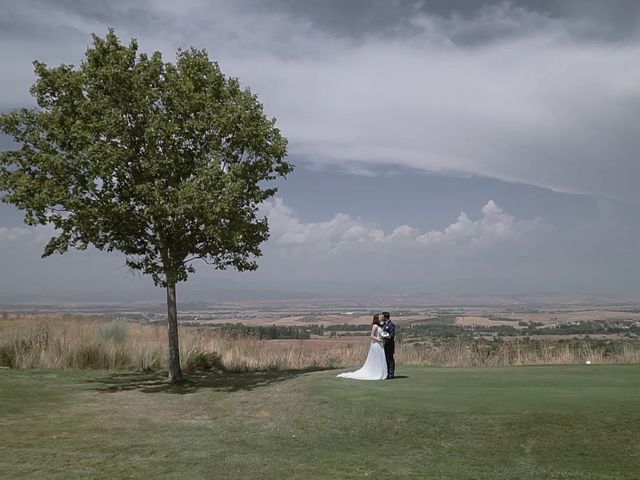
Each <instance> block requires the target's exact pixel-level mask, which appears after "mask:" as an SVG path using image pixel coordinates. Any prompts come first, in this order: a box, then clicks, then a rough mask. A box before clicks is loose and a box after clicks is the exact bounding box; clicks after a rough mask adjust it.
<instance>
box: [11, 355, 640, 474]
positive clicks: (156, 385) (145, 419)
mask: <svg viewBox="0 0 640 480" xmlns="http://www.w3.org/2000/svg"><path fill="white" fill-rule="evenodd" d="M337 372H338V371H335V370H334V371H323V372H307V373H304V372H293V371H288V372H270V373H265V372H262V373H261V372H256V373H249V374H192V375H191V376H190V377H189V383H187V384H186V385H183V386H173V385H170V384H167V383H165V381H164V374H160V373H158V374H156V373H148V374H144V373H129V372H104V371H87V370H85V371H77V370H65V371H60V370H0V405H2V416H0V445H1V446H2V447H1V453H2V455H0V477H1V478H12V479H30V478H47V479H67V478H98V479H101V478H105V479H107V478H109V479H111V478H157V479H174V478H175V479H177V478H247V479H249V478H251V479H270V478H279V479H282V478H308V479H333V478H335V479H350V478H354V479H355V478H416V479H418V478H429V479H493V478H518V479H560V478H566V479H594V480H595V479H598V480H601V479H635V478H637V472H638V471H640V433H638V429H637V428H636V427H637V425H638V424H639V423H640V366H638V365H627V366H622V365H591V366H585V365H572V366H543V367H511V368H432V367H417V366H412V367H402V368H401V369H400V371H399V372H398V375H399V378H397V379H395V380H393V381H382V382H358V381H349V380H344V379H337V378H336V377H335V375H336V373H337Z"/></svg>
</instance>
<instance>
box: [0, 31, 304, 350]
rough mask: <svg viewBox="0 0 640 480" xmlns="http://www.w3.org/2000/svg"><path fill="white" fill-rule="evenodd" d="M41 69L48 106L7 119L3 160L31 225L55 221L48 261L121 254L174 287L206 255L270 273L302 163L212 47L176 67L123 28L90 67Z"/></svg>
mask: <svg viewBox="0 0 640 480" xmlns="http://www.w3.org/2000/svg"><path fill="white" fill-rule="evenodd" d="M34 65H35V73H36V77H37V81H36V83H35V84H34V85H33V86H32V87H31V94H32V95H33V96H34V97H35V99H36V101H37V105H38V107H37V108H32V109H26V108H23V109H18V110H14V111H12V112H10V113H8V114H5V115H2V116H0V130H1V131H3V132H4V133H6V134H8V135H10V136H12V137H13V138H14V139H15V141H16V142H18V144H19V147H18V148H17V149H16V150H13V151H8V152H2V153H1V154H0V190H2V191H3V201H4V202H8V203H12V204H14V205H15V206H16V207H17V208H19V209H21V210H24V211H25V221H26V223H28V224H30V225H37V224H49V223H50V224H53V226H55V228H56V235H55V236H54V237H53V238H51V240H50V241H49V242H48V244H47V245H46V247H45V250H44V256H47V255H51V254H53V253H55V252H59V253H64V252H66V251H67V250H68V249H69V248H71V247H75V248H79V249H85V248H87V246H88V245H94V246H95V247H97V248H99V249H102V250H107V251H112V250H117V251H120V252H122V253H123V254H124V255H125V259H126V260H125V261H126V264H127V265H128V266H129V267H130V268H132V269H134V270H139V271H141V272H143V273H145V274H148V275H151V277H152V278H153V281H154V282H155V284H156V285H159V286H164V287H175V284H176V283H177V282H180V281H184V280H186V279H187V277H188V275H189V273H190V272H193V271H194V270H193V261H194V260H197V259H201V260H203V261H205V262H207V263H209V264H212V265H214V266H215V268H218V269H225V268H228V267H233V268H236V269H238V270H253V269H255V268H257V263H256V257H258V256H260V254H261V250H260V244H261V243H262V242H263V241H264V240H266V239H267V238H268V223H267V219H266V218H262V217H261V216H260V214H259V211H258V207H259V205H260V203H261V202H263V201H265V200H266V199H268V198H270V197H271V196H273V195H274V194H275V192H276V188H275V187H274V186H273V185H272V183H270V181H272V180H275V179H276V178H277V177H280V176H286V175H287V174H288V173H290V172H291V171H292V170H293V166H292V165H291V164H290V163H288V162H287V161H286V160H285V157H286V152H287V140H286V139H285V138H284V137H283V136H282V135H281V133H280V131H279V130H278V128H277V127H276V122H275V119H273V118H268V117H267V116H266V115H265V113H264V111H263V107H262V105H261V103H260V102H259V101H258V99H257V97H256V96H255V95H254V94H253V93H252V92H251V91H250V90H249V89H247V88H242V87H241V85H240V83H239V81H238V80H237V79H235V78H229V77H226V76H225V75H224V74H223V73H222V72H221V70H220V68H219V66H218V64H217V63H215V62H212V61H210V60H209V58H208V55H207V53H206V52H205V51H204V50H198V49H194V48H191V49H188V50H179V51H178V52H177V58H176V62H175V64H172V63H168V62H164V61H163V59H162V56H161V54H160V53H159V52H155V53H154V54H152V55H150V56H149V55H146V54H144V53H140V54H138V44H137V42H136V41H135V40H131V42H130V43H129V45H128V46H126V45H123V44H121V42H120V41H119V39H118V38H117V36H116V34H115V33H114V32H113V31H112V30H110V31H109V33H108V34H107V35H106V37H105V38H100V37H98V36H96V35H94V36H93V45H92V46H91V47H90V48H89V49H88V50H87V52H86V56H85V59H84V60H83V62H82V63H81V65H80V66H79V67H77V68H76V67H74V66H72V65H60V66H58V67H53V68H51V67H48V66H47V65H45V64H43V63H40V62H37V61H36V62H34ZM169 317H171V312H170V315H169ZM169 320H170V323H171V318H170V319H169ZM176 344H177V340H176Z"/></svg>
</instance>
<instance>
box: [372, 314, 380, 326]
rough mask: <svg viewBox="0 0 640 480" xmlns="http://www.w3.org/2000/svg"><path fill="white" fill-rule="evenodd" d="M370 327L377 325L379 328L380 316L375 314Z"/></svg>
mask: <svg viewBox="0 0 640 480" xmlns="http://www.w3.org/2000/svg"><path fill="white" fill-rule="evenodd" d="M371 325H378V326H380V315H378V314H377V313H376V314H375V315H374V316H373V322H371Z"/></svg>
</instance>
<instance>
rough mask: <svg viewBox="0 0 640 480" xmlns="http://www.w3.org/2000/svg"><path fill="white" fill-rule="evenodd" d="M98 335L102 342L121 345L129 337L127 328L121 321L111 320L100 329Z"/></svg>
mask: <svg viewBox="0 0 640 480" xmlns="http://www.w3.org/2000/svg"><path fill="white" fill-rule="evenodd" d="M99 334H100V338H102V339H104V340H111V341H113V342H116V343H123V342H124V341H125V340H126V339H127V336H128V335H129V326H128V325H127V323H126V322H123V321H122V320H112V321H110V322H108V323H105V324H104V325H102V326H101V327H100V330H99Z"/></svg>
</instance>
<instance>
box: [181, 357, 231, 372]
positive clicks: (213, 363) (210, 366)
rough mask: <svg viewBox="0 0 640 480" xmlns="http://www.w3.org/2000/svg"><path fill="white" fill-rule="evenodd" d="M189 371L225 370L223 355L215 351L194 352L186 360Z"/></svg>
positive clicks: (186, 368) (186, 369) (186, 367)
mask: <svg viewBox="0 0 640 480" xmlns="http://www.w3.org/2000/svg"><path fill="white" fill-rule="evenodd" d="M184 369H185V371H187V372H211V371H220V372H222V371H224V364H223V363H222V357H220V355H218V354H217V353H215V352H194V353H192V354H191V355H189V356H188V357H187V359H186V362H185V368H184Z"/></svg>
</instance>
